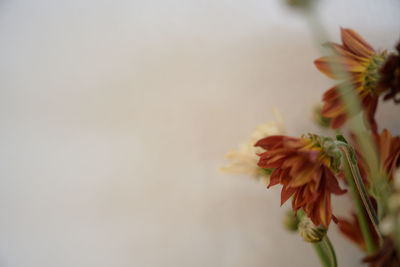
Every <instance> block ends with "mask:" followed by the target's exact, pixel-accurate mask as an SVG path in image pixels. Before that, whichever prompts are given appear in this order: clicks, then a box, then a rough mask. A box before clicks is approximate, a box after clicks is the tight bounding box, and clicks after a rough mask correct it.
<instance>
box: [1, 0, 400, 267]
mask: <svg viewBox="0 0 400 267" xmlns="http://www.w3.org/2000/svg"><path fill="white" fill-rule="evenodd" d="M318 10H319V12H320V15H321V17H322V20H323V22H324V24H325V25H326V26H327V28H328V30H329V32H330V34H331V36H332V39H333V40H335V41H338V40H339V27H340V26H343V27H351V28H353V29H355V30H357V31H358V32H359V33H360V34H361V35H363V36H364V37H365V38H366V39H367V40H369V41H370V43H371V44H372V45H373V46H374V47H376V48H377V49H384V48H392V47H393V46H394V45H395V43H396V41H397V40H398V38H399V36H400V19H399V15H398V14H399V11H400V2H399V1H397V0H383V1H375V0H357V1H348V0H337V1H327V0H326V1H322V3H320V5H319V9H318ZM318 49H319V46H318V44H317V43H315V42H314V40H313V37H312V35H311V33H310V31H309V28H308V27H307V24H306V23H305V21H304V19H303V17H302V16H301V15H300V14H298V13H294V12H292V11H291V10H288V9H287V8H286V7H285V6H284V5H283V4H282V1H278V0H276V1H273V0H264V1H261V0H250V1H241V0H231V1H227V0H225V1H223V0H219V1H212V0H203V1H199V0H198V1H195V0H185V1H184V0H181V1H178V0H170V1H163V0H152V1H99V0H96V1H95V0H91V1H82V0H70V1H50V0H49V1H44V0H41V1H11V0H3V1H0V123H1V128H0V266H7V267H20V266H21V267H22V266H34V267H50V266H58V267H64V266H71V267H72V266H82V267H84V266H96V267H101V266H117V267H119V266H121V267H124V266H171V267H172V266H229V267H230V266H318V259H317V258H316V256H315V254H314V252H313V250H312V249H311V247H310V246H309V244H306V243H304V242H303V241H302V240H301V239H300V237H299V236H297V235H296V234H289V233H287V232H286V231H285V230H283V229H282V227H281V220H282V213H283V212H284V211H285V209H286V208H287V207H285V208H280V207H279V186H277V187H276V188H275V189H271V190H266V189H265V188H264V187H263V186H262V185H260V184H258V183H257V182H254V181H253V180H251V179H248V178H246V177H235V176H229V175H224V174H219V173H218V172H217V168H218V166H221V165H223V164H224V163H225V161H224V159H223V155H224V154H225V152H226V151H228V150H230V149H232V148H235V147H236V145H237V144H238V143H239V142H241V141H242V140H244V139H246V138H247V136H248V135H249V134H250V133H251V131H252V130H253V127H254V126H255V125H256V124H258V123H260V122H263V121H268V120H271V119H273V115H272V113H271V108H272V107H276V108H278V109H279V110H280V111H281V113H282V115H283V117H284V118H285V120H286V123H287V128H288V130H289V134H290V135H300V134H302V133H307V132H309V131H314V132H320V131H319V129H318V128H317V127H315V126H313V125H312V123H311V122H310V116H311V109H312V106H313V105H314V104H315V103H317V102H318V101H319V99H320V97H321V94H322V93H323V92H324V91H325V90H326V89H328V88H329V86H330V85H331V84H332V83H331V81H330V80H329V79H327V78H325V77H324V76H323V75H322V74H320V73H318V71H317V70H316V69H315V67H314V66H313V63H312V62H313V60H314V59H315V58H317V57H318V56H319V55H320V53H319V50H318ZM386 106H389V107H385V108H384V109H383V108H380V109H379V114H378V117H379V118H380V120H381V126H385V127H388V128H389V129H390V130H392V132H393V133H394V134H399V133H400V128H399V127H398V126H397V125H398V124H397V122H396V120H395V119H396V116H397V115H396V114H398V107H394V106H393V105H391V104H388V105H386ZM340 205H341V206H346V207H347V208H348V207H350V206H351V203H350V202H349V200H348V199H347V198H344V199H342V200H341V201H339V202H338V204H337V206H335V210H341V208H340V207H339V206H340ZM338 207H339V208H338ZM331 231H332V233H331V236H333V237H332V240H333V243H334V245H335V247H336V250H337V253H338V260H339V263H340V264H341V266H356V265H358V264H359V260H360V258H361V256H362V255H361V253H359V251H358V249H357V248H356V247H355V246H353V245H352V244H350V243H348V242H347V241H346V240H345V239H344V238H342V237H341V236H338V235H336V236H335V235H334V231H335V226H334V225H332V228H331Z"/></svg>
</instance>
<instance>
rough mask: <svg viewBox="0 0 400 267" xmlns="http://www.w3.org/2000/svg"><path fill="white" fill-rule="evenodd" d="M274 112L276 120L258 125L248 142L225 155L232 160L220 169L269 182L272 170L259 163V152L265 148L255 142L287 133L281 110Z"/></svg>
mask: <svg viewBox="0 0 400 267" xmlns="http://www.w3.org/2000/svg"><path fill="white" fill-rule="evenodd" d="M274 113H275V117H276V121H270V122H266V123H262V124H259V125H257V127H256V128H255V130H254V132H253V133H252V135H251V136H250V138H249V139H248V140H247V141H246V142H244V143H242V144H241V145H239V148H238V149H237V150H232V151H230V152H228V153H227V154H226V155H225V158H226V159H227V160H229V161H230V162H229V164H228V165H226V166H224V167H221V168H220V171H222V172H225V173H233V174H246V175H250V176H251V177H254V178H257V179H260V180H261V181H262V182H264V183H265V184H267V183H268V180H269V174H270V172H268V171H269V170H265V169H263V168H260V167H259V166H258V165H257V162H258V156H257V154H258V153H261V152H263V149H261V148H258V147H255V146H254V144H255V143H256V142H257V141H258V140H260V139H261V138H264V137H267V136H270V135H277V134H284V133H285V131H286V130H285V125H284V122H283V119H282V117H281V116H280V114H279V112H277V111H275V110H274Z"/></svg>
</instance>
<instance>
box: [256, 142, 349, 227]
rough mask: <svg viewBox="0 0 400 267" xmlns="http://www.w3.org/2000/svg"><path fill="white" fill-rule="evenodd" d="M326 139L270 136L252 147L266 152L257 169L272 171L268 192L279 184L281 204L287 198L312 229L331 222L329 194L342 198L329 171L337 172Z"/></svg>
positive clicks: (335, 163) (262, 154) (335, 159)
mask: <svg viewBox="0 0 400 267" xmlns="http://www.w3.org/2000/svg"><path fill="white" fill-rule="evenodd" d="M329 140H330V141H332V140H331V139H328V138H322V137H319V136H316V135H309V136H308V138H306V137H302V138H294V137H287V136H270V137H267V138H264V139H261V140H259V141H258V142H257V143H256V146H259V147H261V148H263V149H265V150H266V151H265V152H264V153H261V154H260V161H259V162H258V166H260V167H261V168H274V171H273V172H272V174H271V181H270V184H269V185H268V188H269V187H271V186H273V185H276V184H281V185H283V188H282V192H281V204H283V203H285V202H286V201H287V200H288V199H289V198H290V197H291V196H293V199H292V209H293V211H295V212H297V210H299V209H300V208H302V209H303V210H304V212H305V213H306V214H307V216H308V217H310V219H311V220H312V222H313V223H314V224H315V225H320V224H322V225H323V226H325V227H328V226H329V223H330V221H331V219H332V217H333V216H332V207H331V194H337V195H340V194H343V193H345V191H344V190H342V189H340V187H339V184H338V181H337V179H336V177H335V176H334V174H333V173H332V170H335V169H337V166H338V164H337V161H338V158H336V157H335V156H334V155H333V153H335V150H334V149H332V148H331V147H330V145H329V143H330V142H329Z"/></svg>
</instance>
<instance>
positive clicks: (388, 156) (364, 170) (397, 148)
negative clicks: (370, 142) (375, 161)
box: [357, 129, 400, 185]
mask: <svg viewBox="0 0 400 267" xmlns="http://www.w3.org/2000/svg"><path fill="white" fill-rule="evenodd" d="M374 140H375V144H376V146H377V148H378V152H379V160H380V167H381V171H382V172H384V173H385V174H386V176H387V177H388V179H389V180H390V181H391V180H392V179H393V172H394V170H395V169H396V168H397V167H398V166H399V164H400V160H399V158H400V137H398V136H396V137H392V135H391V133H390V132H389V131H388V130H387V129H384V130H383V131H382V133H381V135H379V134H377V133H375V134H374ZM357 156H358V158H359V161H358V167H359V169H360V173H361V176H362V177H363V179H364V181H365V182H366V184H367V185H368V182H367V181H368V180H369V179H367V177H368V173H369V171H368V166H367V164H366V162H365V160H364V158H363V157H362V155H361V154H360V153H359V151H358V149H357Z"/></svg>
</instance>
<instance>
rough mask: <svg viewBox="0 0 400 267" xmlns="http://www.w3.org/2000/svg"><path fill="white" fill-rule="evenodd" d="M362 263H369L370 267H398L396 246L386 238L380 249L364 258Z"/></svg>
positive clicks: (399, 260) (399, 263)
mask: <svg viewBox="0 0 400 267" xmlns="http://www.w3.org/2000/svg"><path fill="white" fill-rule="evenodd" d="M363 262H365V263H369V266H371V267H397V266H400V259H399V256H398V255H397V251H396V246H395V244H394V242H393V240H392V239H391V238H386V239H385V240H384V242H383V245H382V247H381V248H380V249H379V250H378V251H377V252H375V253H374V254H372V255H370V256H368V257H365V258H364V259H363Z"/></svg>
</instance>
